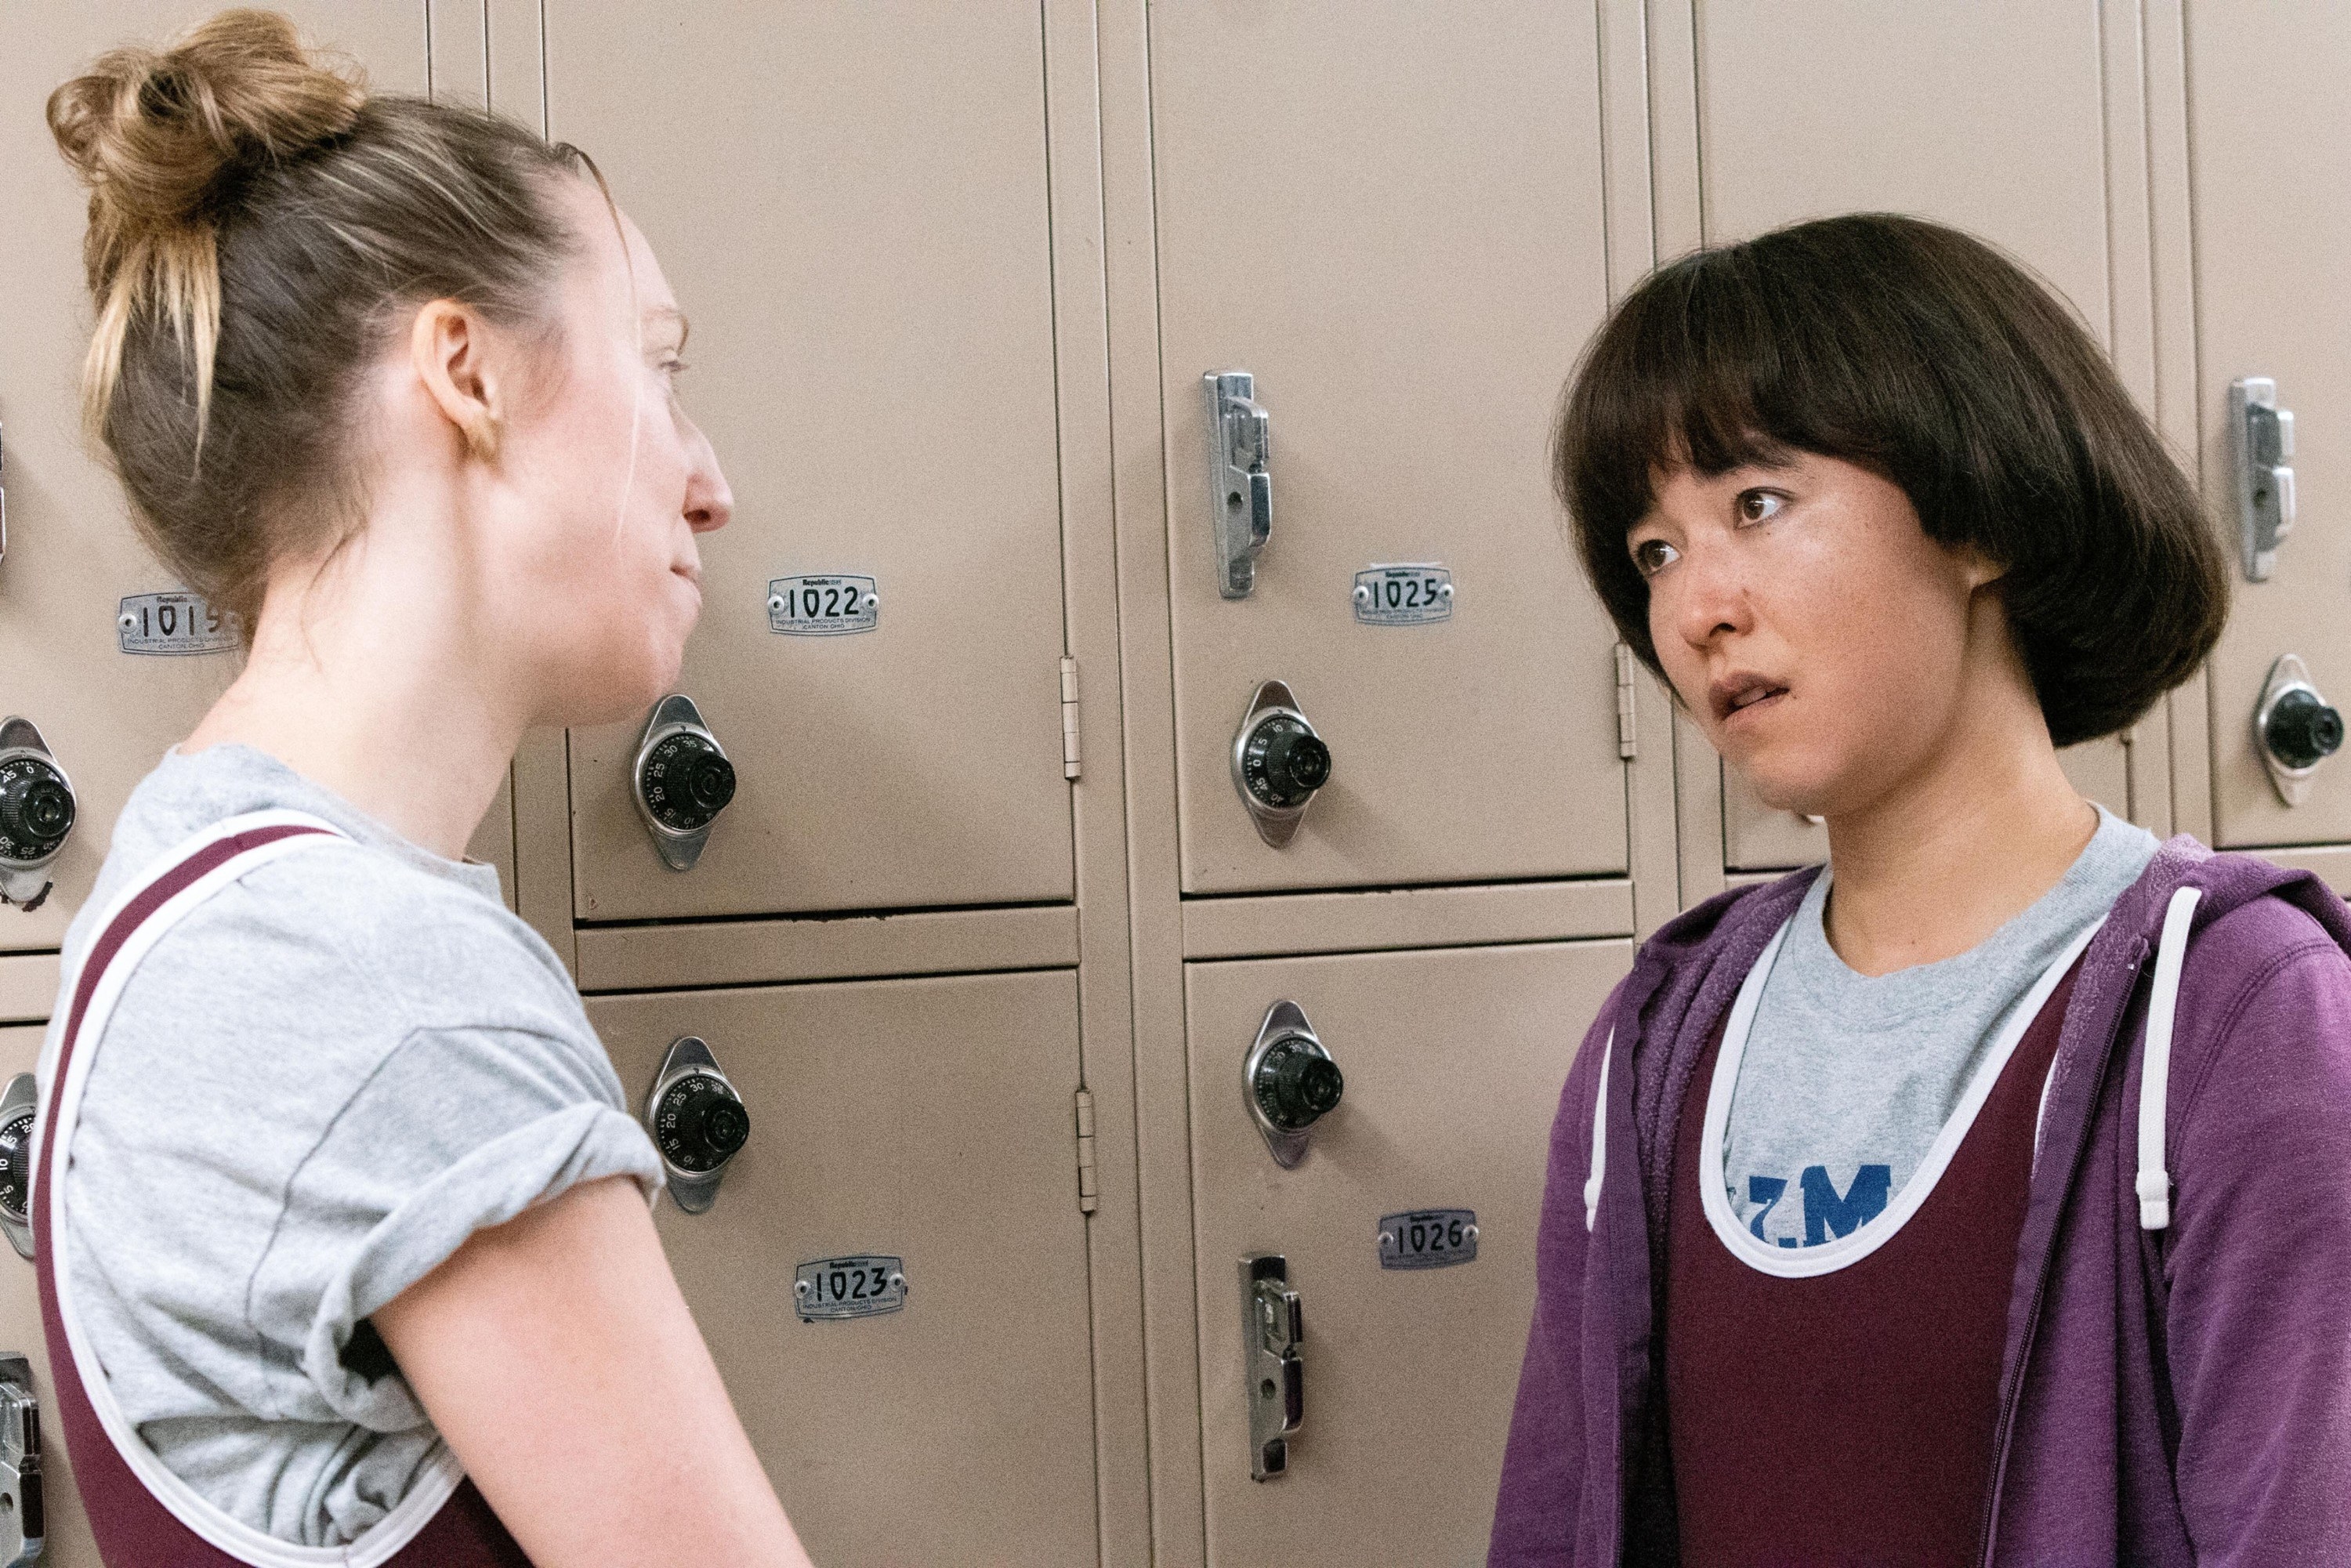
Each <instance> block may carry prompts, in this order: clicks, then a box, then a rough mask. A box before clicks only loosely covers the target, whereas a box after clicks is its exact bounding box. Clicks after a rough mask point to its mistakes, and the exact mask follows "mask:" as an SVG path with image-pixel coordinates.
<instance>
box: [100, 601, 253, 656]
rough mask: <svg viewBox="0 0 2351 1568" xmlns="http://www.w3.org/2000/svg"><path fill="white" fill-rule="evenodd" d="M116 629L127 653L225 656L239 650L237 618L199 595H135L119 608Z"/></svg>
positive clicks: (123, 602) (116, 616) (115, 623)
mask: <svg viewBox="0 0 2351 1568" xmlns="http://www.w3.org/2000/svg"><path fill="white" fill-rule="evenodd" d="M114 629H115V631H116V632H117V633H118V634H119V639H120V646H121V648H122V651H123V652H124V653H145V654H150V655H152V654H158V653H161V654H166V655H171V654H185V653H228V652H230V651H231V650H232V649H234V648H235V646H236V618H235V616H232V615H224V614H222V613H221V612H219V611H217V610H215V609H214V608H213V607H212V606H211V605H209V604H207V603H205V602H204V595H202V594H200V593H134V594H132V595H131V597H130V598H128V599H126V600H124V601H122V602H121V603H120V605H119V606H117V608H116V611H115V616H114Z"/></svg>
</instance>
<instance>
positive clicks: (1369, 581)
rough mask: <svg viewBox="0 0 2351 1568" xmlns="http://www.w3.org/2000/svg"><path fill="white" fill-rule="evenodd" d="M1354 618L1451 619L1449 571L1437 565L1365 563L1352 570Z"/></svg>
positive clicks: (1386, 622)
mask: <svg viewBox="0 0 2351 1568" xmlns="http://www.w3.org/2000/svg"><path fill="white" fill-rule="evenodd" d="M1355 619H1356V620H1358V621H1360V622H1363V623H1364V625H1366V626H1426V625H1427V624H1428V623H1429V622H1432V621H1450V620H1452V619H1453V573H1452V572H1451V571H1449V570H1447V569H1446V568H1444V567H1441V566H1367V567H1365V568H1364V570H1361V571H1359V572H1357V573H1356V574H1355Z"/></svg>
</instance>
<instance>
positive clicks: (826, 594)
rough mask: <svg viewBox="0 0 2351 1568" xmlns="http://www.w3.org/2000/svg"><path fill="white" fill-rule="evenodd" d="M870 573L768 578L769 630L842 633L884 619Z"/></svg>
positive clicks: (801, 634)
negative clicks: (866, 574) (849, 575)
mask: <svg viewBox="0 0 2351 1568" xmlns="http://www.w3.org/2000/svg"><path fill="white" fill-rule="evenodd" d="M881 620H882V595H881V594H880V593H879V592H877V591H875V590H874V587H873V580H872V578H870V577H814V576H805V577H778V578H771V579H769V580H768V631H770V632H777V633H778V634H779V635H781V636H786V637H839V636H842V635H844V634H846V633H848V632H871V631H872V630H873V628H874V627H875V626H877V625H879V624H880V623H881Z"/></svg>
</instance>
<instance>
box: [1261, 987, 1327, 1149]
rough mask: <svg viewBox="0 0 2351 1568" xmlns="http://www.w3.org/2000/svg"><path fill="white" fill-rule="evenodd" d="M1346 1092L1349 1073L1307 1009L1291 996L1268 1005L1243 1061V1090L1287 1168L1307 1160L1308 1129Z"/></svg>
mask: <svg viewBox="0 0 2351 1568" xmlns="http://www.w3.org/2000/svg"><path fill="white" fill-rule="evenodd" d="M1346 1092H1347V1080H1346V1076H1345V1074H1343V1073H1342V1072H1341V1071H1339V1064H1338V1063H1337V1062H1335V1061H1332V1060H1331V1053H1330V1052H1329V1051H1326V1050H1324V1049H1323V1046H1322V1040H1321V1039H1320V1038H1319V1037H1318V1036H1317V1035H1316V1034H1315V1032H1314V1026H1313V1025H1312V1024H1311V1023H1309V1022H1307V1021H1306V1013H1305V1010H1304V1009H1301V1007H1300V1006H1299V1005H1298V1004H1297V1003H1296V1002H1291V1001H1280V1002H1276V1003H1274V1004H1273V1006H1272V1007H1270V1008H1268V1009H1266V1014H1265V1021H1264V1022H1263V1023H1261V1024H1259V1026H1258V1031H1257V1040H1256V1042H1255V1043H1254V1044H1252V1045H1251V1046H1250V1047H1249V1055H1248V1056H1247V1057H1246V1058H1245V1059H1244V1060H1243V1061H1242V1062H1241V1094H1242V1098H1243V1099H1244V1100H1246V1101H1247V1102H1248V1104H1249V1119H1250V1120H1251V1121H1252V1122H1254V1123H1256V1124H1257V1130H1258V1132H1259V1134H1262V1135H1263V1136H1264V1138H1265V1146H1266V1147H1267V1148H1268V1149H1269V1150H1270V1151H1271V1152H1272V1155H1273V1158H1274V1162H1275V1163H1276V1164H1277V1165H1280V1166H1283V1167H1284V1168H1285V1169H1286V1168H1288V1167H1290V1166H1295V1165H1296V1164H1297V1163H1298V1162H1299V1161H1301V1160H1302V1159H1304V1158H1305V1157H1306V1145H1307V1129H1309V1128H1310V1127H1311V1126H1313V1125H1314V1124H1315V1123H1317V1122H1320V1121H1321V1120H1322V1118H1323V1117H1325V1116H1327V1115H1329V1114H1330V1113H1332V1112H1333V1111H1336V1110H1337V1109H1338V1108H1339V1102H1340V1100H1341V1099H1342V1098H1343V1097H1344V1096H1345V1094H1346Z"/></svg>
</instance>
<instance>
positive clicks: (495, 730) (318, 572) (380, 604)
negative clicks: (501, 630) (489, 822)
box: [182, 529, 528, 860]
mask: <svg viewBox="0 0 2351 1568" xmlns="http://www.w3.org/2000/svg"><path fill="white" fill-rule="evenodd" d="M401 537H402V535H401V533H400V531H399V530H393V529H385V530H381V531H378V530H375V529H370V530H368V531H367V532H366V533H364V534H363V535H362V536H361V537H360V538H355V539H353V540H352V541H351V542H350V546H349V548H347V549H344V550H343V551H341V552H340V554H339V555H337V556H336V557H334V558H332V559H330V560H329V563H328V564H327V565H326V566H325V567H323V568H312V569H308V570H288V571H286V572H282V573H280V574H278V575H277V577H275V578H274V579H273V580H272V582H271V584H270V588H269V592H268V596H267V599H266V601H265V602H264V604H263V607H262V611H261V614H260V617H259V619H258V623H257V624H256V627H255V632H254V641H253V649H252V652H251V653H250V654H249V655H248V657H247V659H246V667H245V670H244V672H243V673H242V674H240V675H239V676H238V677H237V679H236V681H235V684H234V685H231V686H230V687H229V689H228V691H227V692H226V693H225V694H224V695H222V696H221V699H220V700H219V701H218V702H217V703H215V704H214V706H213V708H212V711H211V712H209V713H208V714H206V715H205V716H204V722H203V723H201V724H199V725H198V726H197V727H196V728H195V731H194V733H193V734H192V735H190V736H189V737H188V738H187V739H186V740H185V741H184V742H183V743H182V749H183V750H186V751H199V750H202V749H204V747H210V746H217V745H222V744H242V745H246V746H251V747H256V748H257V749H259V750H261V751H265V752H267V753H268V754H269V755H271V756H272V757H275V758H277V759H278V760H279V761H281V762H284V763H285V764H286V765H287V767H289V768H293V769H294V770H295V771H296V772H298V773H299V774H301V775H302V776H303V777H305V778H307V779H310V780H311V781H312V782H314V783H317V784H319V785H321V786H323V787H324V788H326V789H329V790H332V791H333V792H334V793H335V794H337V795H339V796H340V797H342V798H343V799H344V800H348V801H350V803H351V804H352V805H354V806H356V807H358V808H359V809H360V810H362V811H364V812H366V813H367V814H368V815H369V816H371V817H373V818H375V819H376V820H377V821H380V822H382V823H383V824H384V825H385V826H387V827H389V828H391V829H392V831H394V832H397V833H399V834H400V835H401V836H402V838H405V839H407V840H409V841H411V842H413V843H415V844H418V845H420V846H421V847H423V848H424V849H427V850H430V851H432V852H434V853H435V854H439V855H444V856H446V857H447V858H449V859H451V860H455V859H459V858H461V857H463V855H464V854H465V845H466V842H467V841H469V840H470V839H471V838H472V837H473V835H474V830H475V828H476V827H478V826H479V825H480V823H481V820H482V817H483V814H484V813H485V812H486V811H487V810H489V807H490V804H491V802H492V801H493V800H496V797H497V792H498V787H499V785H500V784H502V783H503V782H504V781H505V779H506V777H507V764H508V763H509V762H510V761H511V760H512V759H513V757H514V751H515V747H516V746H517V744H519V742H520V740H521V738H522V733H523V729H524V727H526V725H527V724H528V716H527V715H528V706H527V704H522V703H517V702H516V701H515V700H513V699H514V698H515V697H516V696H517V695H518V694H517V693H516V692H515V691H514V689H513V688H514V687H515V686H516V685H517V684H518V683H517V682H515V681H514V680H512V679H510V678H508V677H509V676H510V674H511V672H507V671H504V670H501V669H499V668H498V667H497V665H498V664H500V663H501V662H502V661H500V660H499V659H498V658H497V657H496V653H495V649H496V646H497V641H498V640H497V638H496V635H495V633H494V632H493V631H492V629H490V628H487V627H485V626H482V625H480V624H479V623H478V622H479V621H480V617H479V616H478V615H476V614H474V613H471V612H470V611H469V606H468V603H467V600H466V596H465V593H464V591H463V590H462V588H461V587H460V586H459V585H458V583H457V581H456V578H457V576H458V574H456V573H453V572H452V571H451V570H450V565H451V563H450V562H449V561H448V560H447V559H445V558H444V559H439V560H437V561H435V560H431V559H419V560H416V561H410V562H404V561H402V560H401V559H397V558H398V557H399V556H400V555H402V554H403V553H405V552H404V551H402V549H401V546H400V544H399V543H398V542H396V541H397V540H398V539H399V538H401ZM423 553H424V554H426V555H428V556H429V554H430V552H429V551H428V552H423Z"/></svg>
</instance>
